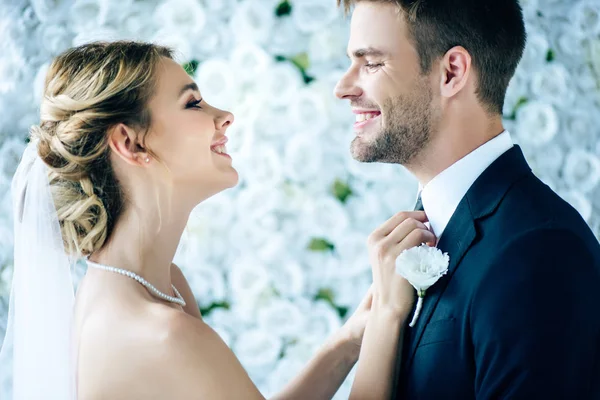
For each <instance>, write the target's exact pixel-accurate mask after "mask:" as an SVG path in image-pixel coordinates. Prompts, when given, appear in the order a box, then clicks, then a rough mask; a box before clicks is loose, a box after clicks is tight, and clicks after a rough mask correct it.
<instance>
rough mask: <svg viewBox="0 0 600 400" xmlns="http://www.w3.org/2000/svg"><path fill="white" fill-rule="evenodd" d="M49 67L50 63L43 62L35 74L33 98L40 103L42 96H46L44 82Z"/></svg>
mask: <svg viewBox="0 0 600 400" xmlns="http://www.w3.org/2000/svg"><path fill="white" fill-rule="evenodd" d="M49 68H50V63H44V64H42V65H41V66H40V68H39V69H38V72H37V74H36V75H35V79H34V80H33V98H34V99H35V101H36V103H37V104H38V105H39V104H40V103H41V101H42V97H43V96H44V84H45V82H46V75H47V74H48V69H49Z"/></svg>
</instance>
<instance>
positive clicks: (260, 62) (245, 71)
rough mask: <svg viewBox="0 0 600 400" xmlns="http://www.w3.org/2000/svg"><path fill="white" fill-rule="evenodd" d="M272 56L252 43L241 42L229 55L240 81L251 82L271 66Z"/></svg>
mask: <svg viewBox="0 0 600 400" xmlns="http://www.w3.org/2000/svg"><path fill="white" fill-rule="evenodd" d="M271 59H272V57H271V56H270V55H269V54H267V52H266V51H264V50H263V49H262V47H260V46H258V45H256V44H254V43H250V42H247V43H241V44H239V45H238V46H236V47H235V48H234V49H233V50H232V51H231V55H230V60H231V65H232V67H233V69H234V70H235V72H236V73H235V75H236V76H237V77H239V81H240V82H243V83H245V82H252V81H255V80H256V77H257V76H259V75H260V74H263V73H265V71H267V70H268V69H269V68H270V67H271V64H272V63H271Z"/></svg>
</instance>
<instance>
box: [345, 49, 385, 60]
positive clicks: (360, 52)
mask: <svg viewBox="0 0 600 400" xmlns="http://www.w3.org/2000/svg"><path fill="white" fill-rule="evenodd" d="M385 54H386V53H385V52H384V51H382V50H379V49H376V48H374V47H365V48H362V49H356V50H354V52H352V56H350V55H348V58H363V57H366V56H375V57H381V56H383V55H385Z"/></svg>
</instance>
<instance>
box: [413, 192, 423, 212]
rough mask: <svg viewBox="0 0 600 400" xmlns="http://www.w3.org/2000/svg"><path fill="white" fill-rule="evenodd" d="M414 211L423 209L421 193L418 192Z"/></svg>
mask: <svg viewBox="0 0 600 400" xmlns="http://www.w3.org/2000/svg"><path fill="white" fill-rule="evenodd" d="M415 211H425V209H424V208H423V201H422V200H421V194H420V193H419V198H418V199H417V204H415Z"/></svg>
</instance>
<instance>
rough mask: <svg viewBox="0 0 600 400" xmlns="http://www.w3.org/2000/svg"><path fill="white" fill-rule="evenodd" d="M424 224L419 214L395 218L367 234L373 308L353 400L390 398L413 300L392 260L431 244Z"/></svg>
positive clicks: (364, 339) (351, 395) (360, 359)
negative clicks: (405, 251) (422, 245)
mask: <svg viewBox="0 0 600 400" xmlns="http://www.w3.org/2000/svg"><path fill="white" fill-rule="evenodd" d="M426 220H427V217H426V216H425V214H424V213H422V212H410V213H400V214H396V215H395V216H393V217H392V218H391V219H389V220H388V221H387V222H386V223H384V224H383V225H382V226H381V227H379V228H378V229H376V230H375V231H374V232H373V233H372V234H371V235H370V236H369V240H368V245H369V258H370V260H371V266H372V270H373V306H372V307H371V312H370V314H369V319H368V322H367V326H366V330H365V335H364V338H363V343H362V348H361V350H360V358H359V362H358V369H357V371H356V378H355V379H354V384H353V385H352V392H351V393H350V399H352V400H371V399H372V400H383V399H385V400H388V399H389V398H390V396H391V393H392V385H393V381H394V372H395V371H394V368H395V366H396V358H397V357H398V355H399V354H400V353H401V346H402V337H403V335H402V332H403V329H404V327H405V324H406V320H407V318H408V316H409V313H410V311H411V310H412V305H413V304H414V297H415V290H414V289H413V288H412V286H411V285H410V283H408V282H407V281H406V280H405V279H404V278H402V277H401V276H400V275H399V274H397V273H396V258H398V256H399V255H400V253H402V252H403V251H404V250H407V249H410V248H412V247H415V246H419V245H420V244H422V243H435V236H434V235H433V233H431V232H430V231H429V230H428V229H427V227H426V226H425V225H424V224H423V222H425V221H426ZM399 346H400V348H399Z"/></svg>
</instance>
